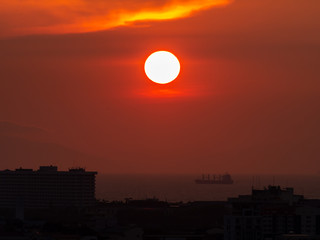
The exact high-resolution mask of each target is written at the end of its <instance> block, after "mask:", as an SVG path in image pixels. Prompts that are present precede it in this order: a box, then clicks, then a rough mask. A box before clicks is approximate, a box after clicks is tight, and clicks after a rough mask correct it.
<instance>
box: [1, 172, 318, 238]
mask: <svg viewBox="0 0 320 240" xmlns="http://www.w3.org/2000/svg"><path fill="white" fill-rule="evenodd" d="M96 174H97V173H96V172H87V171H85V170H84V169H70V170H69V171H58V169H57V167H53V166H49V167H40V168H39V170H36V171H33V170H32V169H17V170H15V171H9V170H5V171H0V240H2V239H5V240H9V239H12V240H14V239H15V240H18V239H19V240H30V239H33V240H47V239H50V240H55V239H57V240H59V239H65V240H67V239H69V240H71V239H72V240H100V239H101V240H113V239H114V240H289V239H292V240H320V200H308V199H304V197H303V196H302V195H296V194H294V191H293V189H292V188H280V187H279V186H269V187H267V188H265V189H252V193H251V194H250V195H240V196H239V197H238V198H230V199H228V201H220V202H215V201H207V202H188V203H183V202H178V203H170V202H166V201H159V200H158V199H155V198H153V199H145V200H135V199H130V198H128V199H126V200H125V201H115V202H108V201H106V200H103V201H99V200H96V199H95V176H96Z"/></svg>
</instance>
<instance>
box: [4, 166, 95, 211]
mask: <svg viewBox="0 0 320 240" xmlns="http://www.w3.org/2000/svg"><path fill="white" fill-rule="evenodd" d="M96 174H97V172H87V171H85V169H83V168H73V169H69V171H58V168H57V167H56V166H41V167H40V168H39V169H38V170H36V171H34V170H32V169H23V168H19V169H16V170H15V171H11V170H4V171H0V208H16V209H17V211H18V212H19V209H24V208H49V207H68V206H72V207H86V206H91V205H92V204H94V202H95V177H96Z"/></svg>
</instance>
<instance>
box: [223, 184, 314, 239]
mask: <svg viewBox="0 0 320 240" xmlns="http://www.w3.org/2000/svg"><path fill="white" fill-rule="evenodd" d="M228 204H229V207H230V209H231V214H229V215H226V216H225V217H224V239H225V240H265V239H268V240H277V239H320V238H319V235H320V208H319V201H314V200H306V199H304V197H303V196H302V195H296V194H294V191H293V188H280V187H279V186H268V188H264V189H262V190H257V189H252V194H251V195H240V196H239V197H238V198H229V200H228Z"/></svg>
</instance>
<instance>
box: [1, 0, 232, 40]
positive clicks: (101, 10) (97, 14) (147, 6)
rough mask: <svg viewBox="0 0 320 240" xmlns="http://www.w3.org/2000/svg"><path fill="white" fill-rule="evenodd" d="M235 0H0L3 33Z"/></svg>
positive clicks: (99, 26) (122, 21)
mask: <svg viewBox="0 0 320 240" xmlns="http://www.w3.org/2000/svg"><path fill="white" fill-rule="evenodd" d="M231 1H232V0H161V1H160V0H137V1H133V0H68V1H66V0H44V1H38V0H23V1H21V0H0V5H1V9H0V35H1V36H10V35H27V34H63V33H80V32H92V31H100V30H105V29H110V28H114V27H118V26H126V25H131V24H133V23H135V22H137V21H159V20H170V19H177V18H183V17H188V16H190V15H192V14H193V13H195V12H198V11H202V10H206V9H209V8H212V7H215V6H222V5H226V4H228V3H230V2H231Z"/></svg>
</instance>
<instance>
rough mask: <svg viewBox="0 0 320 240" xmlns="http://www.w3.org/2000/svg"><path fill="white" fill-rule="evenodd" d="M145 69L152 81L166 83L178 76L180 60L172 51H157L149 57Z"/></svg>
mask: <svg viewBox="0 0 320 240" xmlns="http://www.w3.org/2000/svg"><path fill="white" fill-rule="evenodd" d="M144 71H145V73H146V75H147V77H148V78H149V79H150V80H151V81H153V82H155V83H159V84H166V83H169V82H172V81H173V80H175V79H176V78H177V77H178V75H179V73H180V62H179V60H178V58H177V57H176V56H175V55H173V54H172V53H171V52H168V51H157V52H154V53H152V54H151V55H150V56H149V57H148V58H147V60H146V62H145V64H144Z"/></svg>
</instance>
